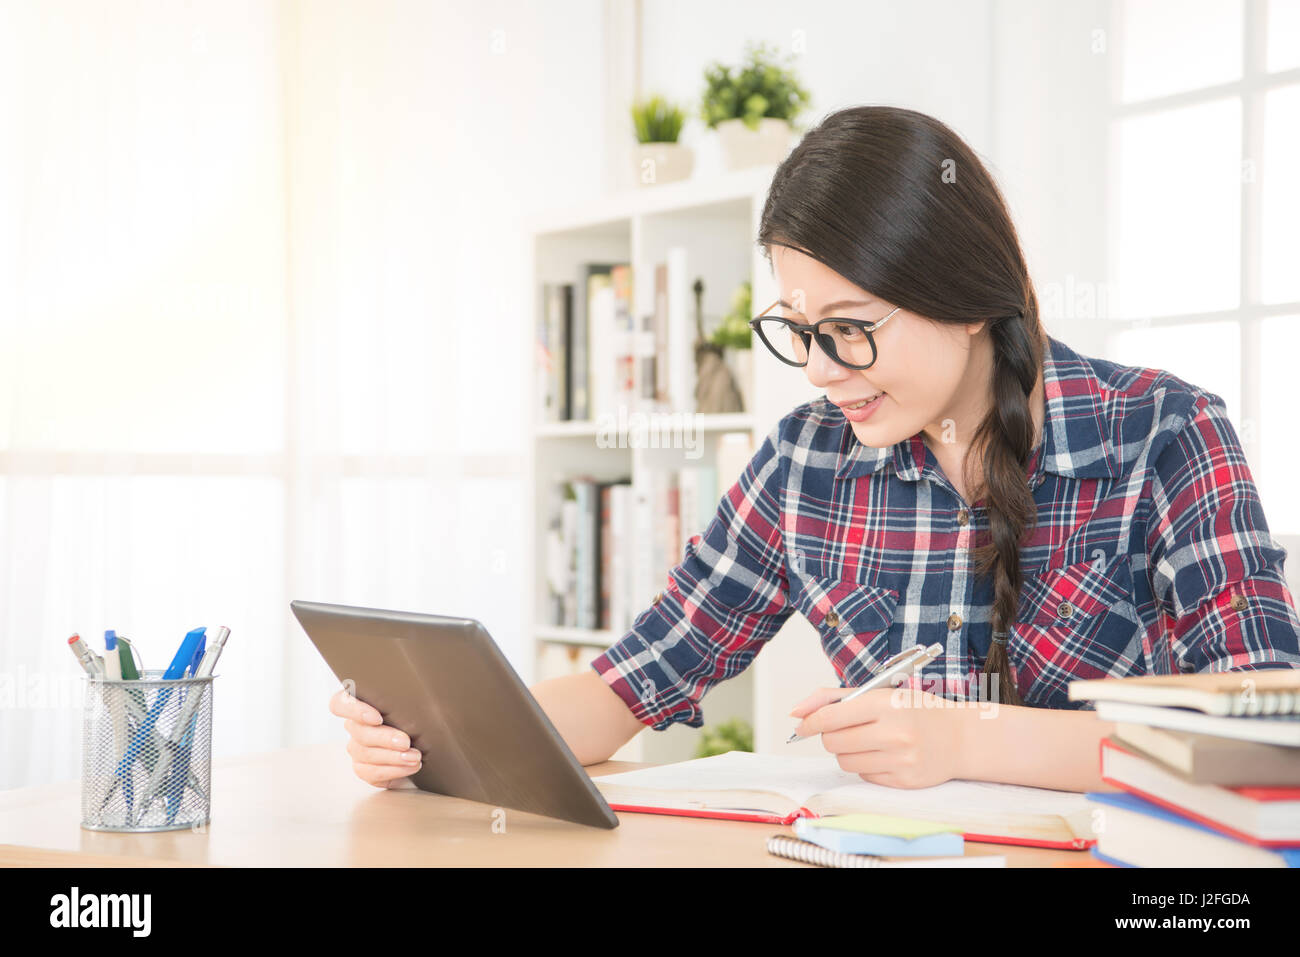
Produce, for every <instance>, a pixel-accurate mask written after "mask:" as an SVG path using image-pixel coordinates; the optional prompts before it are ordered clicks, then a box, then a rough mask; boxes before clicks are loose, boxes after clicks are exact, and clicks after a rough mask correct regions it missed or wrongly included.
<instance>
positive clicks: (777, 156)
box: [700, 44, 811, 169]
mask: <svg viewBox="0 0 1300 957" xmlns="http://www.w3.org/2000/svg"><path fill="white" fill-rule="evenodd" d="M791 59H793V57H791ZM704 80H705V89H704V97H703V101H702V104H701V110H700V115H701V117H702V118H703V120H704V122H705V123H707V124H708V126H709V129H716V130H717V131H718V136H719V137H720V138H721V141H722V155H723V161H724V162H725V163H726V165H727V168H728V169H740V168H741V167H744V166H754V165H758V164H760V163H779V162H781V160H783V159H785V155H786V153H788V152H789V150H790V134H791V132H793V131H794V130H797V129H799V127H797V126H796V125H795V122H794V121H795V119H796V118H797V117H798V115H799V114H800V113H801V112H802V111H803V110H804V108H805V107H806V106H807V105H808V103H809V101H810V99H811V97H810V96H809V94H808V91H807V90H806V89H804V88H803V87H802V86H800V85H799V81H798V78H797V77H796V76H795V74H794V72H793V71H792V70H789V69H786V68H784V67H782V66H780V65H778V63H777V62H776V50H775V49H773V50H771V51H769V50H768V48H767V47H766V45H765V44H758V45H754V44H750V45H749V47H748V53H747V58H746V62H745V63H744V64H743V65H742V66H741V67H740V68H739V70H738V71H737V72H736V74H735V75H734V76H733V75H732V72H731V68H730V67H728V66H724V65H723V64H721V63H714V64H713V65H712V66H709V67H706V68H705V70H704Z"/></svg>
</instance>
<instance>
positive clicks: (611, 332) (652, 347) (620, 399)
mask: <svg viewBox="0 0 1300 957" xmlns="http://www.w3.org/2000/svg"><path fill="white" fill-rule="evenodd" d="M651 278H652V282H653V297H652V305H651V311H649V312H647V313H644V314H638V312H637V308H636V299H635V297H634V287H635V279H634V276H633V270H632V267H631V265H630V264H628V263H594V262H588V263H584V264H583V265H582V266H581V268H580V269H579V270H578V275H577V277H576V278H575V280H574V281H573V282H547V283H543V284H542V290H541V293H542V314H541V316H540V317H539V319H538V324H537V342H536V349H535V354H536V365H537V373H536V375H537V395H538V410H539V411H538V421H539V423H548V422H565V421H590V422H599V421H601V419H602V417H605V416H611V415H614V416H616V415H617V414H618V412H619V410H620V409H624V410H626V411H627V413H628V414H631V413H634V412H641V413H646V412H678V413H689V412H693V411H694V410H695V338H696V335H697V334H698V330H697V328H696V322H695V297H694V292H693V290H692V286H693V284H694V281H695V276H694V275H693V274H691V272H690V271H689V268H688V257H687V250H686V248H685V247H683V246H675V247H671V248H670V249H668V250H667V253H666V259H665V261H664V262H661V263H657V264H655V266H654V270H653V276H652V277H651Z"/></svg>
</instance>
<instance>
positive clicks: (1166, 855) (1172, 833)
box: [1084, 791, 1300, 867]
mask: <svg viewBox="0 0 1300 957" xmlns="http://www.w3.org/2000/svg"><path fill="white" fill-rule="evenodd" d="M1084 796H1085V797H1086V798H1087V799H1088V800H1089V801H1092V802H1094V803H1096V804H1100V805H1103V807H1107V808H1116V809H1118V810H1119V811H1120V812H1121V814H1119V815H1116V819H1115V822H1114V823H1115V824H1117V825H1120V827H1119V828H1117V829H1116V830H1115V831H1112V829H1111V826H1110V825H1109V824H1107V823H1106V822H1105V817H1104V816H1103V818H1102V825H1101V829H1100V830H1099V832H1098V834H1097V844H1096V845H1095V846H1094V847H1093V849H1092V853H1093V856H1095V857H1096V858H1098V859H1099V860H1103V861H1106V862H1107V863H1109V864H1118V865H1119V866H1121V867H1141V866H1142V865H1140V864H1134V863H1132V861H1131V859H1130V858H1129V856H1128V854H1134V853H1138V854H1142V855H1143V857H1144V858H1149V857H1150V856H1151V855H1152V854H1153V853H1154V854H1156V855H1158V856H1159V858H1160V860H1159V862H1156V861H1154V860H1152V861H1149V866H1152V867H1184V866H1197V865H1198V864H1199V863H1200V862H1210V861H1213V862H1214V863H1215V864H1216V865H1220V866H1227V867H1269V866H1276V864H1277V863H1281V864H1282V866H1284V867H1300V848H1296V847H1293V848H1269V847H1257V846H1256V845H1254V844H1248V843H1246V842H1245V841H1239V840H1237V839H1236V838H1234V837H1232V836H1230V835H1227V834H1224V833H1223V832H1222V831H1216V830H1215V829H1214V828H1212V827H1208V826H1206V825H1204V824H1202V823H1201V822H1200V821H1194V820H1192V819H1191V818H1189V817H1184V816H1183V815H1181V814H1177V813H1175V812H1174V811H1171V810H1169V809H1168V808H1165V807H1161V806H1160V805H1159V804H1156V803H1155V802H1153V801H1148V800H1147V799H1146V798H1143V797H1139V796H1138V795H1136V794H1131V793H1129V792H1127V791H1124V792H1121V793H1117V794H1112V793H1109V792H1105V791H1088V792H1087V793H1086V794H1085V795H1084ZM1103 814H1104V812H1103ZM1129 814H1140V815H1143V816H1145V817H1146V818H1149V819H1150V820H1149V821H1147V822H1146V823H1144V825H1143V827H1142V828H1141V829H1140V831H1141V833H1140V834H1137V833H1136V829H1129V828H1124V827H1123V824H1124V820H1125V818H1126V817H1127V816H1128V815H1129ZM1108 833H1109V834H1110V835H1111V836H1110V837H1108ZM1135 837H1136V839H1137V841H1138V842H1140V843H1138V844H1134V843H1133V841H1134V838H1135ZM1103 845H1104V846H1105V851H1102V850H1099V848H1101V847H1102V846H1103ZM1126 851H1128V854H1126ZM1270 861H1271V862H1273V863H1270Z"/></svg>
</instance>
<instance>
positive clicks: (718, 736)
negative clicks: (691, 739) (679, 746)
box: [695, 718, 754, 758]
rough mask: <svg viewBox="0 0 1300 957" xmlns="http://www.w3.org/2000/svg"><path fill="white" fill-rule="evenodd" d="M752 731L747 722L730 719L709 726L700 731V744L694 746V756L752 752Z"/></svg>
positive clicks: (702, 756)
mask: <svg viewBox="0 0 1300 957" xmlns="http://www.w3.org/2000/svg"><path fill="white" fill-rule="evenodd" d="M753 750H754V729H753V728H751V727H750V726H749V722H748V721H742V720H741V719H740V718H732V719H731V720H730V721H723V722H722V723H721V724H717V725H710V726H709V727H707V728H702V729H701V731H700V743H699V744H698V745H696V748H695V756H696V757H697V758H707V757H710V756H712V755H715V754H726V753H727V752H728V751H753Z"/></svg>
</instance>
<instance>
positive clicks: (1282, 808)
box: [1101, 738, 1300, 848]
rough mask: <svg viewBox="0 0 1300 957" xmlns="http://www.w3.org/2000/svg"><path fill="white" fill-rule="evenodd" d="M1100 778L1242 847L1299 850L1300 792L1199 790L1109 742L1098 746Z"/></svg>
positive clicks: (1289, 789) (1211, 787)
mask: <svg viewBox="0 0 1300 957" xmlns="http://www.w3.org/2000/svg"><path fill="white" fill-rule="evenodd" d="M1101 777H1102V780H1103V781H1105V782H1106V783H1107V784H1113V785H1115V786H1116V787H1119V788H1123V789H1124V790H1125V791H1128V792H1130V793H1132V794H1136V795H1137V796H1138V797H1141V798H1145V799H1146V800H1148V801H1151V802H1152V803H1154V804H1158V805H1160V806H1161V807H1163V808H1166V809H1167V810H1170V811H1173V812H1174V813H1175V814H1180V815H1182V816H1183V817H1186V818H1190V819H1191V820H1193V821H1197V822H1198V823H1201V824H1204V825H1205V826H1206V827H1209V828H1212V829H1213V830H1216V831H1218V832H1220V833H1221V834H1227V835H1228V836H1230V837H1234V838H1236V839H1237V840H1239V841H1244V842H1245V843H1247V844H1254V845H1255V846H1257V847H1276V848H1292V847H1295V848H1300V788H1294V787H1224V786H1222V785H1218V784H1199V783H1197V782H1194V781H1190V780H1188V779H1187V778H1186V777H1184V776H1183V775H1181V774H1179V773H1178V772H1177V771H1174V770H1173V769H1171V768H1169V767H1166V766H1165V765H1164V764H1162V763H1161V762H1159V761H1158V760H1156V759H1155V758H1153V757H1150V756H1149V755H1146V754H1143V753H1142V752H1141V751H1139V750H1138V749H1137V748H1133V747H1130V746H1128V745H1123V744H1120V743H1119V742H1117V741H1115V740H1114V739H1113V738H1103V739H1102V741H1101Z"/></svg>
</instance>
